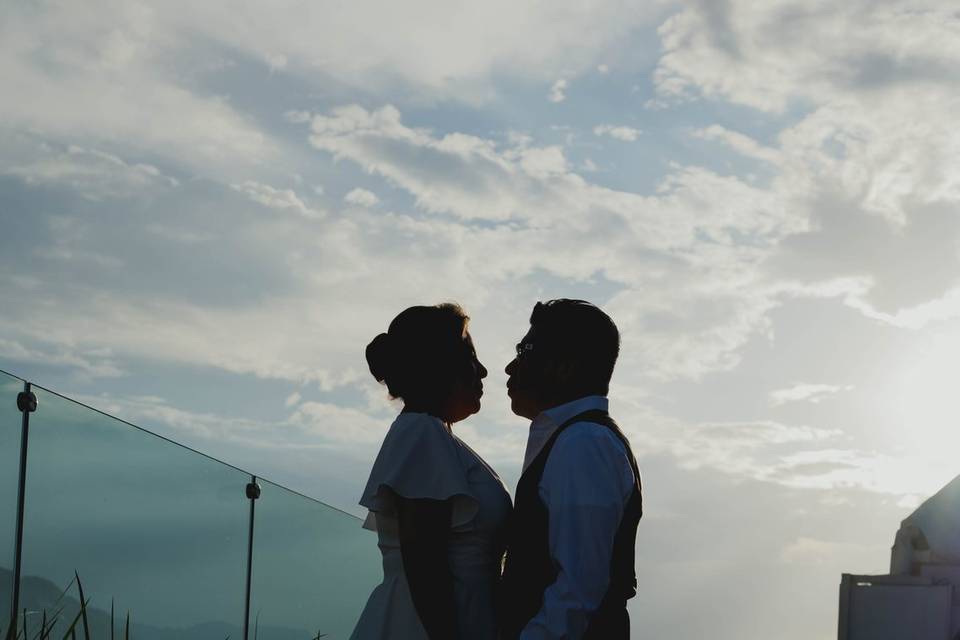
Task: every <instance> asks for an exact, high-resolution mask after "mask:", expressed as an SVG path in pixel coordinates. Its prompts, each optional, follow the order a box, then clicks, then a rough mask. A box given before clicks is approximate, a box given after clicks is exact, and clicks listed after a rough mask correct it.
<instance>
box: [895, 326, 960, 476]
mask: <svg viewBox="0 0 960 640" xmlns="http://www.w3.org/2000/svg"><path fill="white" fill-rule="evenodd" d="M958 381H960V334H951V335H938V336H934V337H932V338H930V339H928V340H926V341H924V344H923V346H922V347H921V348H920V349H919V350H918V351H917V352H915V354H914V356H913V357H912V358H910V359H909V360H908V361H907V362H905V363H904V367H903V369H902V372H901V374H900V384H899V393H898V394H897V395H898V397H897V400H898V409H899V412H900V418H901V420H900V423H901V424H902V425H903V429H904V431H903V432H904V435H905V442H904V444H905V448H906V449H908V450H912V451H915V452H918V453H924V454H926V455H929V456H930V459H942V457H943V456H944V455H946V456H949V457H950V458H951V459H953V460H957V458H956V452H957V450H958V449H957V447H958V446H960V394H958V388H957V385H958ZM926 455H925V457H926ZM956 466H957V469H956V472H960V461H958V462H957V463H956Z"/></svg>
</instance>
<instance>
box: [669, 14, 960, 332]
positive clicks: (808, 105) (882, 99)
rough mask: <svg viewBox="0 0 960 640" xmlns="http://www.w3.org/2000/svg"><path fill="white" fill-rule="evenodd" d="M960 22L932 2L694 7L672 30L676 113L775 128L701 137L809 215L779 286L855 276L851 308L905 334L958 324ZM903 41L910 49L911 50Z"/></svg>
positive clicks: (790, 245) (703, 132)
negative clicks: (752, 114)
mask: <svg viewBox="0 0 960 640" xmlns="http://www.w3.org/2000/svg"><path fill="white" fill-rule="evenodd" d="M955 23H956V19H955V16H953V15H952V13H951V12H950V10H948V9H946V8H944V7H943V6H942V5H940V4H937V3H927V4H926V5H924V7H923V8H922V9H918V8H917V7H916V6H915V5H910V6H908V5H907V4H906V3H902V2H893V3H885V4H882V5H878V4H876V3H870V2H865V1H863V2H861V1H858V2H853V3H845V4H844V5H842V6H840V5H826V4H823V5H814V6H810V7H805V8H803V9H798V8H796V7H794V6H792V5H791V3H788V2H771V3H765V4H764V5H763V7H759V8H758V7H757V6H755V5H753V4H751V3H746V2H739V1H736V2H729V3H723V4H716V5H713V4H711V5H709V6H708V5H707V4H703V3H701V4H695V5H690V6H687V7H685V8H684V9H682V10H681V11H679V12H678V13H676V14H675V15H674V16H672V17H671V18H669V19H668V20H666V21H665V22H664V23H663V24H662V25H661V27H660V29H659V30H658V32H659V34H660V37H661V40H662V42H663V45H664V54H663V55H662V56H661V58H660V60H659V62H658V64H657V70H656V72H655V75H654V78H655V85H656V88H657V92H658V95H659V97H660V99H661V100H665V101H666V102H665V104H667V105H669V104H671V103H676V102H677V101H684V100H708V101H720V102H729V103H733V104H737V105H741V106H746V107H749V108H752V109H755V110H757V111H759V112H763V113H764V114H766V115H765V117H767V118H770V119H771V121H772V122H776V123H777V130H776V132H775V133H774V134H773V135H766V136H764V137H765V138H766V139H763V140H761V139H759V138H758V137H757V136H754V135H750V134H749V133H747V132H745V131H734V130H731V129H729V128H727V127H724V126H719V125H711V126H708V127H706V128H702V129H699V130H697V131H695V134H694V135H696V136H697V137H701V138H703V139H705V140H713V141H720V142H722V143H723V144H725V145H726V146H727V147H728V148H730V149H732V150H734V151H736V152H737V153H739V154H741V155H742V156H743V157H745V158H749V159H753V160H757V161H760V162H762V163H763V165H762V166H763V169H764V171H766V172H769V173H770V175H771V178H770V180H769V182H768V188H769V190H770V193H771V195H772V196H773V197H776V198H778V199H780V200H781V202H783V203H784V206H787V207H789V208H791V209H793V210H796V211H806V212H808V215H809V220H810V223H811V224H810V228H809V229H808V230H807V231H805V232H803V233H801V234H798V235H797V236H795V237H792V238H788V239H786V241H785V242H784V247H783V251H782V252H781V253H780V255H779V256H777V257H776V258H775V259H774V260H772V261H771V263H770V266H771V267H774V269H773V274H772V275H773V277H775V278H778V279H794V280H796V281H799V282H803V283H805V284H809V283H814V282H817V281H820V282H828V281H833V282H836V281H838V280H840V279H846V280H847V282H849V283H851V284H853V283H856V284H855V287H854V288H852V289H850V290H849V291H848V293H847V296H846V301H847V303H848V304H849V305H850V306H852V307H853V308H856V309H858V310H859V311H861V312H862V313H863V314H864V315H865V316H867V317H870V318H874V319H878V320H882V321H884V322H889V323H891V324H895V325H898V326H909V327H920V326H925V325H926V324H928V323H930V322H935V321H942V320H945V319H948V318H953V317H957V315H956V314H957V312H958V309H957V308H956V305H955V304H953V302H951V301H952V300H953V298H955V295H956V294H955V293H954V292H955V291H956V290H957V289H958V288H960V279H958V277H957V276H956V274H957V272H958V269H960V258H958V256H960V242H958V241H957V230H958V228H960V227H958V223H957V221H956V217H955V216H953V215H951V214H950V213H948V212H950V211H952V210H954V209H955V208H956V205H957V203H958V202H960V173H957V172H956V171H954V170H953V168H952V167H953V163H952V162H951V161H950V160H949V158H951V157H955V156H956V155H957V153H958V152H960V132H958V131H957V129H956V127H955V124H954V117H953V114H954V113H956V111H957V109H958V108H960V91H958V89H960V80H958V79H957V77H956V75H955V74H950V73H948V72H947V71H946V70H947V69H950V68H954V67H955V66H956V65H957V64H958V63H960V51H958V50H957V48H956V47H955V46H953V44H952V43H953V41H954V40H955V37H954V35H953V30H954V29H953V26H954V25H955ZM800 33H816V34H817V36H816V45H815V46H811V42H810V41H809V39H805V38H798V37H797V34H800ZM904 33H910V34H911V42H913V43H914V44H912V45H911V46H909V47H904V46H902V43H903V34H904ZM894 51H895V52H897V53H891V52H894ZM919 96H923V98H922V99H919V98H918V97H919ZM894 265H901V266H902V265H910V266H909V268H906V269H904V268H902V267H896V268H895V267H894ZM921 274H922V275H921ZM864 283H865V284H864Z"/></svg>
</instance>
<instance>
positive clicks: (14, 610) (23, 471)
mask: <svg viewBox="0 0 960 640" xmlns="http://www.w3.org/2000/svg"><path fill="white" fill-rule="evenodd" d="M31 387H32V385H31V384H30V383H29V382H24V383H23V391H22V392H20V393H18V394H17V409H19V410H20V413H21V414H22V416H23V417H22V422H21V427H20V477H19V480H18V482H17V533H16V542H15V550H14V554H15V555H14V560H13V601H12V602H11V603H10V626H11V633H12V637H14V638H16V637H17V618H18V615H19V611H20V571H21V567H22V560H23V513H24V504H25V499H26V488H27V443H28V440H29V436H30V414H31V413H33V412H34V411H36V410H37V396H36V395H35V394H34V393H33V391H31Z"/></svg>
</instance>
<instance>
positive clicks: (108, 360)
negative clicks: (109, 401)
mask: <svg viewBox="0 0 960 640" xmlns="http://www.w3.org/2000/svg"><path fill="white" fill-rule="evenodd" d="M44 347H45V348H36V347H27V346H24V345H23V344H21V343H19V342H17V341H14V340H6V339H2V338H0V358H4V359H7V360H10V361H12V362H15V363H17V362H19V363H28V364H37V363H43V364H45V365H51V366H55V367H66V368H68V369H70V370H73V371H76V372H78V373H79V374H81V375H83V376H87V377H90V378H117V377H120V376H123V375H125V371H124V370H123V369H122V368H121V367H120V365H119V364H118V363H117V359H116V358H115V357H114V355H113V354H112V353H111V352H110V351H109V350H103V349H100V350H96V349H94V350H80V351H79V352H77V350H75V349H69V348H66V347H64V346H63V345H50V344H47V345H44Z"/></svg>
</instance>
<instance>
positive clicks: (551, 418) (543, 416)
mask: <svg viewBox="0 0 960 640" xmlns="http://www.w3.org/2000/svg"><path fill="white" fill-rule="evenodd" d="M608 406H609V400H608V399H607V397H606V396H585V397H583V398H578V399H577V400H573V401H571V402H567V403H565V404H561V405H557V406H556V407H551V408H550V409H547V410H546V411H541V412H540V415H538V416H537V417H536V418H534V419H533V422H531V423H530V435H529V436H528V437H527V451H526V455H524V457H523V471H526V470H527V467H529V466H530V463H531V462H533V460H534V459H535V458H536V457H537V454H539V453H540V450H541V449H543V445H545V444H546V443H547V440H549V439H550V436H552V435H553V433H554V431H556V430H557V427H559V426H560V425H562V424H563V423H564V422H566V421H567V420H569V419H570V418H572V417H574V416H576V415H578V414H581V413H583V412H585V411H595V410H601V411H607V410H608Z"/></svg>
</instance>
